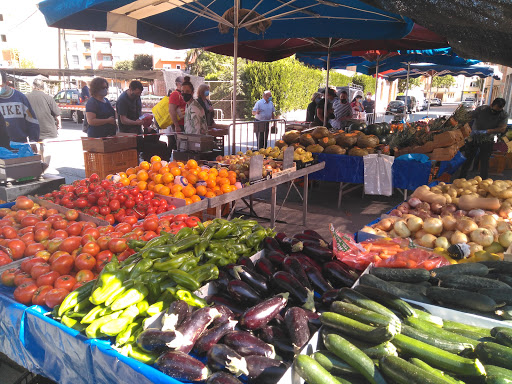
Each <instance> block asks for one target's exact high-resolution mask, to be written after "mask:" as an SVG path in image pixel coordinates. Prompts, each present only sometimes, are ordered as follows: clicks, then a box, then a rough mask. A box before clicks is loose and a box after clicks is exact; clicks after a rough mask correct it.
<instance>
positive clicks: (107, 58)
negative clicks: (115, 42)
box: [103, 55, 112, 61]
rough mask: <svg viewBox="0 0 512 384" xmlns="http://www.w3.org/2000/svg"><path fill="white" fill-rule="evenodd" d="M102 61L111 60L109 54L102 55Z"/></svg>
mask: <svg viewBox="0 0 512 384" xmlns="http://www.w3.org/2000/svg"><path fill="white" fill-rule="evenodd" d="M103 61H112V56H111V55H103Z"/></svg>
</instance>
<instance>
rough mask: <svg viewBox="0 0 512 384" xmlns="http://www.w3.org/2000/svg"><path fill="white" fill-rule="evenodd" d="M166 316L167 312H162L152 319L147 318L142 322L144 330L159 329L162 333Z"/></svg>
mask: <svg viewBox="0 0 512 384" xmlns="http://www.w3.org/2000/svg"><path fill="white" fill-rule="evenodd" d="M164 315H165V311H162V312H159V313H157V314H155V315H153V316H151V317H146V318H145V319H144V321H143V322H142V329H157V330H159V331H161V330H162V321H163V318H164Z"/></svg>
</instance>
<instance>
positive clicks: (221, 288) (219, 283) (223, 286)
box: [212, 270, 231, 292]
mask: <svg viewBox="0 0 512 384" xmlns="http://www.w3.org/2000/svg"><path fill="white" fill-rule="evenodd" d="M230 281H231V279H230V277H229V275H228V274H227V273H226V272H224V271H222V270H220V271H219V277H218V278H217V279H216V280H214V281H212V284H213V286H214V287H215V289H216V290H217V292H226V290H227V289H228V284H229V282H230Z"/></svg>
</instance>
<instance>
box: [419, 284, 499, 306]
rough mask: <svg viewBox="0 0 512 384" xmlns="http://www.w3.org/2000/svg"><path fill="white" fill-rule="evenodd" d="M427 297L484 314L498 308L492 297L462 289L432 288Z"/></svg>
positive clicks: (428, 290)
mask: <svg viewBox="0 0 512 384" xmlns="http://www.w3.org/2000/svg"><path fill="white" fill-rule="evenodd" d="M427 297H428V298H429V299H432V300H434V301H438V302H441V303H446V304H452V305H456V306H458V307H463V308H469V309H475V310H477V311H482V312H494V311H495V310H496V307H497V305H496V302H495V301H494V300H493V299H491V298H490V297H488V296H485V295H482V294H480V293H476V292H469V291H463V290H461V289H453V288H441V287H430V288H428V289H427Z"/></svg>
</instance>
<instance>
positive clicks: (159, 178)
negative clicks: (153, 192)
mask: <svg viewBox="0 0 512 384" xmlns="http://www.w3.org/2000/svg"><path fill="white" fill-rule="evenodd" d="M163 178H164V175H161V174H159V173H157V174H156V175H155V176H154V177H153V181H154V182H155V184H162V180H163Z"/></svg>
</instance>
